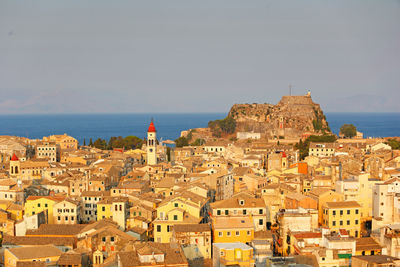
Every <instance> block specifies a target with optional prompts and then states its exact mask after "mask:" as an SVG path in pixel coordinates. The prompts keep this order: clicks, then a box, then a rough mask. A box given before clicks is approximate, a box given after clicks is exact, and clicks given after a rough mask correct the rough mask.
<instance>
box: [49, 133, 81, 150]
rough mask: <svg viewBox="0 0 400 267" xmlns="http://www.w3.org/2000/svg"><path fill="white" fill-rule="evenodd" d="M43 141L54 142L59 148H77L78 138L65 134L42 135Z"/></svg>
mask: <svg viewBox="0 0 400 267" xmlns="http://www.w3.org/2000/svg"><path fill="white" fill-rule="evenodd" d="M43 141H47V142H55V143H56V144H57V145H59V147H60V148H61V150H65V149H78V140H76V139H75V138H73V137H72V136H69V135H67V134H63V135H50V136H49V137H43Z"/></svg>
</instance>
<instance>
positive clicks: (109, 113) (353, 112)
mask: <svg viewBox="0 0 400 267" xmlns="http://www.w3.org/2000/svg"><path fill="white" fill-rule="evenodd" d="M228 113H229V112H222V111H221V112H218V111H215V112H194V111H189V112H65V113H54V112H53V113H41V112H38V113H2V114H0V116H26V115H33V116H36V115H42V116H57V115H130V114H140V115H149V114H155V115H168V114H174V115H175V114H179V115H185V114H228ZM327 113H336V114H341V113H342V114H347V113H352V114H390V113H391V114H395V113H400V111H324V114H327Z"/></svg>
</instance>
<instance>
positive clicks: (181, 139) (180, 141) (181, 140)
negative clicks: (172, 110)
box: [175, 136, 189, 147]
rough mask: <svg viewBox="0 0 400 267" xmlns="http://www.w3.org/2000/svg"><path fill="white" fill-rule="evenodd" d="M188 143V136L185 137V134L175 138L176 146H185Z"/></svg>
mask: <svg viewBox="0 0 400 267" xmlns="http://www.w3.org/2000/svg"><path fill="white" fill-rule="evenodd" d="M188 145H189V142H188V140H187V139H186V137H184V136H181V137H179V138H178V139H176V140H175V146H176V147H184V146H188Z"/></svg>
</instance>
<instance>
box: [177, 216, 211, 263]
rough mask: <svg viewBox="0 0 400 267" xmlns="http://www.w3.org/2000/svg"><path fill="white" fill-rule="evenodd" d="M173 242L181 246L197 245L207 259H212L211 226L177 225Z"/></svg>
mask: <svg viewBox="0 0 400 267" xmlns="http://www.w3.org/2000/svg"><path fill="white" fill-rule="evenodd" d="M172 240H173V242H176V243H178V244H179V245H181V246H182V245H190V244H193V245H196V247H197V248H198V249H199V250H200V253H201V254H202V256H203V257H204V258H205V259H209V258H211V227H210V225H209V224H176V225H174V226H173V230H172Z"/></svg>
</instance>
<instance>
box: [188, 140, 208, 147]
mask: <svg viewBox="0 0 400 267" xmlns="http://www.w3.org/2000/svg"><path fill="white" fill-rule="evenodd" d="M205 142H206V141H205V140H204V139H200V138H197V139H196V140H195V141H194V142H193V143H191V144H190V145H191V146H201V145H203V144H204V143H205Z"/></svg>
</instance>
